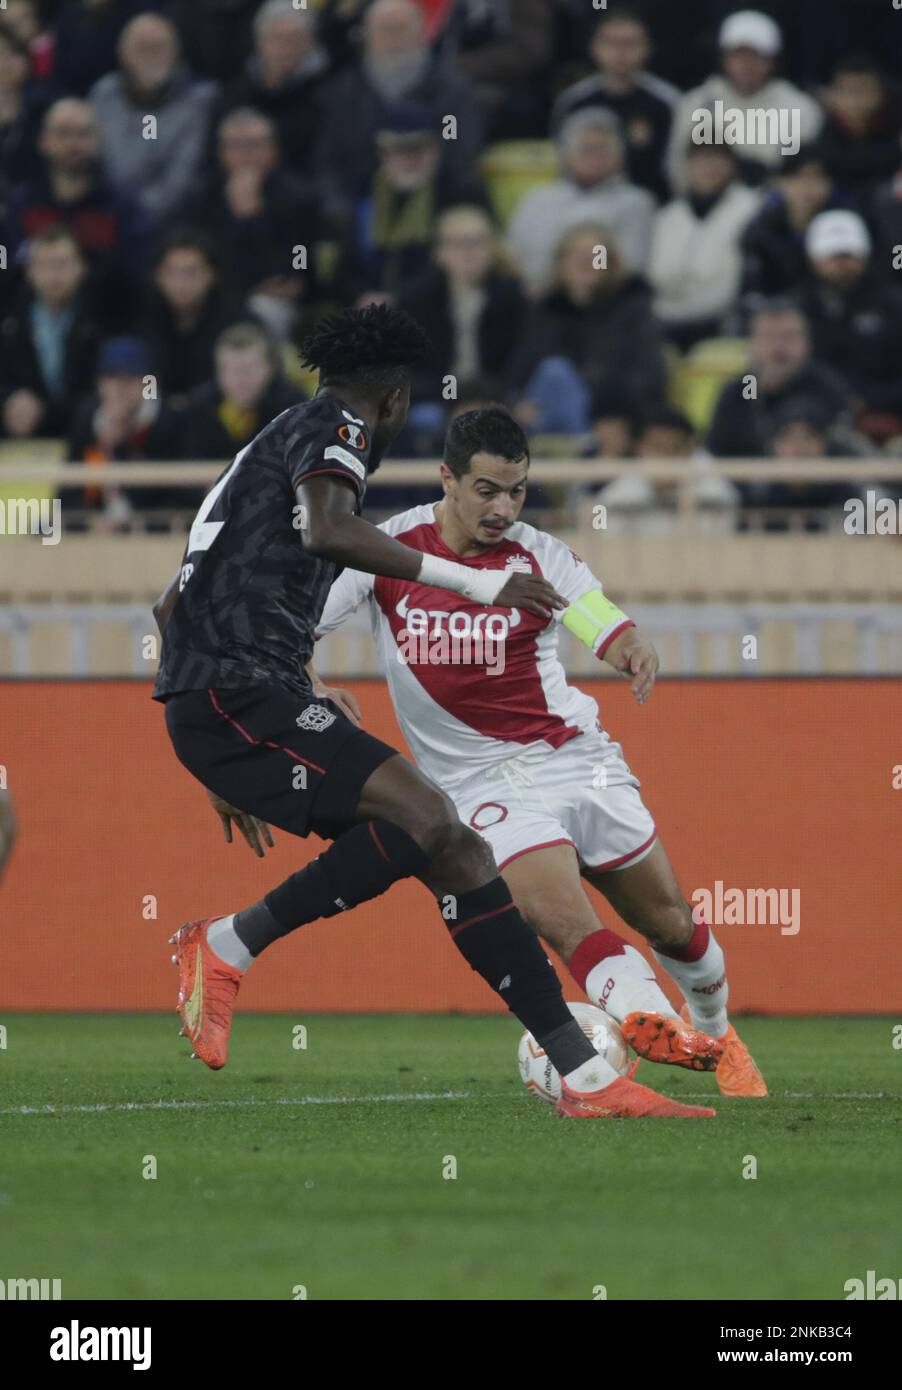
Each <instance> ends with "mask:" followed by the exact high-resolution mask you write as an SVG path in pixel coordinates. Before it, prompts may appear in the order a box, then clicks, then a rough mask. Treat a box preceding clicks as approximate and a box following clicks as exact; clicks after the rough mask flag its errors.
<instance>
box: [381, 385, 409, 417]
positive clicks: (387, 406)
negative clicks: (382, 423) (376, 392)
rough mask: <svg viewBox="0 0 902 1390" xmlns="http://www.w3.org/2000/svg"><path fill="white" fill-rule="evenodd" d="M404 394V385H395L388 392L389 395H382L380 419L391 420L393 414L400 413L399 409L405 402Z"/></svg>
mask: <svg viewBox="0 0 902 1390" xmlns="http://www.w3.org/2000/svg"><path fill="white" fill-rule="evenodd" d="M403 394H404V387H403V386H395V387H394V388H393V389H392V390H391V391H389V392H388V395H386V396H383V397H382V402H381V404H380V406H379V418H380V419H382V420H389V419H391V417H392V416H393V415H397V414H398V411H399V410H400V409H401V407H402V404H403V402H402V397H403Z"/></svg>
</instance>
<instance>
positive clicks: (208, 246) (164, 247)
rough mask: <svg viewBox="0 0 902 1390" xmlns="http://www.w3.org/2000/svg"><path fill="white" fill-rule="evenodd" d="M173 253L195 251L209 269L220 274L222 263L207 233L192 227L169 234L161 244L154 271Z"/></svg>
mask: <svg viewBox="0 0 902 1390" xmlns="http://www.w3.org/2000/svg"><path fill="white" fill-rule="evenodd" d="M173 251H197V253H198V255H201V256H203V258H204V260H205V261H206V262H207V264H208V265H209V267H210V269H211V270H213V271H215V273H216V275H217V276H219V275H220V274H221V272H222V261H221V258H220V255H219V248H218V246H217V243H216V242H215V241H214V239H213V237H211V236H210V235H209V234H208V233H207V232H203V231H201V230H200V229H199V228H194V227H180V228H178V229H177V230H176V231H174V232H171V233H170V234H169V236H167V237H166V239H165V241H163V243H162V244H161V246H160V248H159V250H158V252H157V257H156V260H155V261H154V269H156V270H159V268H160V266H161V265H162V264H163V262H164V261H165V259H166V257H167V256H169V255H171V254H172V252H173Z"/></svg>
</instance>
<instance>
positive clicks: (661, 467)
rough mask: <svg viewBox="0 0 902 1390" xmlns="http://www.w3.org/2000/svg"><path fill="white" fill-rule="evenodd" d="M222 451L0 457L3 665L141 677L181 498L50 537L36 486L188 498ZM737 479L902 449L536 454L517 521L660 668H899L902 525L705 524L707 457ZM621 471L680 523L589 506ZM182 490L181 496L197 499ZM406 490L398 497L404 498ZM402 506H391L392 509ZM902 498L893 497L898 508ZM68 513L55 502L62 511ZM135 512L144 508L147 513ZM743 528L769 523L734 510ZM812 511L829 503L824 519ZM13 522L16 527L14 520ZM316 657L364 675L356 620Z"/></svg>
mask: <svg viewBox="0 0 902 1390" xmlns="http://www.w3.org/2000/svg"><path fill="white" fill-rule="evenodd" d="M223 467H224V464H219V463H194V462H186V463H126V464H65V463H62V464H61V463H53V462H41V461H37V462H35V461H30V460H28V459H23V460H22V461H21V462H18V461H17V462H15V463H12V462H7V463H6V464H5V466H4V467H3V469H2V470H0V522H2V526H0V675H2V674H5V675H14V676H29V675H32V676H40V675H61V676H65V675H89V674H91V675H96V674H102V675H140V674H151V673H152V671H153V669H154V665H155V661H154V656H153V642H152V641H150V642H149V641H148V639H149V638H151V639H152V638H153V636H154V634H155V627H154V624H153V621H152V618H151V615H150V611H149V610H150V604H151V603H152V601H153V599H154V598H155V597H156V596H157V595H158V594H159V593H160V592H161V590H162V589H163V588H164V587H165V585H166V583H168V581H169V579H170V578H171V576H172V574H173V573H174V572H175V569H176V567H177V565H178V562H179V559H180V558H181V553H182V550H183V547H184V540H185V526H186V519H187V517H188V515H189V512H188V510H186V511H185V512H184V513H181V514H173V515H174V519H175V521H176V527H175V529H172V530H169V531H163V532H161V533H155V534H148V533H145V532H144V531H142V530H123V531H121V532H119V531H118V530H116V529H115V528H114V529H113V532H112V533H110V532H108V531H107V532H104V533H93V532H86V533H79V532H75V531H69V530H67V529H64V530H63V534H62V540H61V542H60V543H59V544H56V545H42V544H41V543H40V541H39V540H38V539H37V538H36V537H35V536H33V535H28V534H21V533H22V532H23V531H27V529H28V526H27V519H28V516H29V515H34V514H36V513H35V503H36V501H37V500H38V499H41V498H43V499H53V498H55V497H58V496H59V494H60V493H61V492H62V491H63V490H65V489H67V488H73V487H76V488H77V487H84V486H85V485H90V486H91V487H100V488H106V487H113V488H118V487H122V486H123V485H125V486H140V487H141V488H142V489H144V488H147V489H153V488H158V487H165V488H166V489H167V490H174V489H181V488H183V489H186V499H187V497H188V495H189V494H191V493H193V496H194V497H196V496H197V493H198V492H199V491H203V490H205V489H206V488H208V487H209V486H210V485H211V484H212V482H213V481H214V480H215V479H216V478H217V477H218V476H219V474H220V473H221V471H222V468H223ZM712 469H713V470H714V471H715V472H716V474H717V476H719V477H722V478H727V479H730V480H731V481H733V482H736V483H753V482H759V483H762V482H763V483H767V482H796V483H818V482H825V481H830V482H834V483H836V482H842V483H845V484H846V485H847V487H848V491H849V497H850V498H854V497H860V496H861V495H862V494H863V493H864V491H865V490H866V489H869V488H874V489H877V490H885V491H887V492H888V493H889V494H890V495H893V494H894V493H895V492H896V491H897V489H893V488H891V487H890V485H891V484H892V483H894V482H895V483H898V482H902V459H893V458H886V457H882V458H872V459H864V460H862V459H860V458H854V459H845V460H843V459H831V460H829V461H818V462H811V461H809V460H803V461H799V462H788V461H780V462H775V461H772V460H761V459H731V460H717V461H716V462H714V461H712V462H706V463H698V462H696V461H687V460H679V461H649V460H632V459H624V460H600V459H554V460H548V459H537V460H535V461H534V463H533V464H532V467H531V469H530V479H531V482H532V483H533V484H535V485H538V488H537V491H538V493H539V495H540V496H541V497H542V499H543V501H542V507H541V510H540V514H539V515H538V516H537V515H536V513H535V511H532V510H531V512H530V514H529V519H536V520H537V521H538V522H539V524H542V525H544V526H545V527H546V528H547V529H549V530H552V531H553V532H554V533H555V534H557V535H558V536H559V537H560V538H561V539H562V540H564V541H566V543H567V544H569V545H570V546H572V547H573V549H574V550H576V551H578V552H579V553H580V554H582V555H583V556H584V558H585V559H586V561H587V563H589V565H590V566H591V567H592V568H593V569H594V570H595V572H596V573H598V574H599V576H600V577H601V578H602V580H603V582H604V583H605V585H606V587H607V588H608V589H609V591H610V592H611V593H613V594H614V595H615V596H616V597H617V600H618V602H620V603H621V604H622V605H623V606H624V607H626V608H628V610H629V611H630V612H632V613H633V614H634V615H635V616H636V618H637V619H638V620H640V621H641V622H642V623H643V625H644V626H645V627H646V628H647V629H648V630H649V632H650V634H651V635H652V636H653V638H654V639H655V640H656V642H657V643H658V644H659V646H660V648H661V654H662V659H663V663H664V667H665V669H666V670H668V671H670V672H678V673H681V674H686V675H689V674H696V673H703V674H737V675H740V674H741V675H748V674H816V673H819V672H824V673H868V674H890V673H892V674H895V673H899V672H902V611H900V605H899V600H900V598H902V547H900V545H899V543H898V536H897V535H868V534H865V535H856V534H850V533H848V532H847V530H845V529H844V527H843V512H842V508H837V509H834V511H833V513H832V514H831V515H830V516H829V518H827V529H822V530H820V531H817V532H813V533H809V532H807V531H806V530H805V529H804V527H805V522H806V510H805V509H804V508H799V509H798V511H797V512H795V511H794V512H792V513H790V515H789V525H790V527H792V526H793V525H794V526H795V528H796V529H794V530H791V532H790V533H789V534H787V533H785V532H774V533H771V532H770V531H767V530H760V529H759V530H754V529H743V530H739V531H727V532H726V533H719V534H711V533H709V532H706V531H705V530H704V529H703V528H704V526H705V520H706V518H705V515H704V509H703V508H699V507H698V503H697V497H696V493H695V488H694V483H695V482H696V480H697V479H698V477H699V476H701V475H702V474H703V473H704V472H705V471H708V472H710V471H711V470H712ZM625 472H629V473H630V474H631V475H632V476H643V477H647V478H648V479H650V480H652V481H655V482H657V481H664V482H668V483H674V484H676V488H677V493H678V497H679V503H678V512H677V516H676V517H675V518H674V522H675V524H674V526H673V527H672V528H671V529H670V530H669V531H668V532H667V533H666V534H658V533H650V534H643V533H642V531H641V529H636V528H641V522H633V524H632V525H633V529H631V530H629V531H628V532H620V531H618V530H617V529H615V528H613V527H612V528H611V529H608V527H607V526H606V525H605V520H606V518H605V517H604V516H603V515H599V513H598V501H597V494H598V490H599V489H600V488H601V487H602V486H603V485H604V484H605V483H606V482H609V481H611V480H612V479H614V478H617V477H620V476H622V475H623V474H624V473H625ZM374 481H375V482H377V483H378V488H379V492H380V494H382V493H384V489H386V488H391V487H395V488H397V487H401V488H405V489H410V488H411V487H421V488H423V489H424V492H423V499H424V500H425V498H426V497H427V496H428V495H429V492H428V491H426V490H427V489H429V490H431V489H432V488H433V487H435V488H436V495H437V482H438V460H419V459H418V460H410V461H392V462H391V463H386V464H385V465H383V467H382V468H381V469H380V470H379V473H378V475H377V478H376V479H375V480H374ZM192 505H193V504H192ZM404 505H409V504H408V503H405V504H404ZM391 509H392V510H397V507H395V508H391ZM900 509H902V508H900ZM65 515H67V514H65V513H64V517H65ZM145 515H146V514H145V513H140V514H139V524H141V520H140V519H141V518H143V517H144V516H145ZM742 517H743V526H744V527H746V528H748V527H749V526H754V525H755V523H756V521H757V524H758V525H759V526H762V525H764V524H765V523H766V516H764V515H763V514H761V513H759V514H758V515H757V517H756V514H755V512H754V511H747V510H744V511H743V513H742ZM822 521H823V517H822ZM17 530H18V532H19V534H14V533H15V532H16V531H17ZM748 636H757V637H758V638H759V644H758V645H759V651H760V652H761V656H760V659H758V660H755V661H749V660H745V659H743V657H742V655H741V639H743V638H745V637H748ZM327 643H328V645H327V647H326V649H325V652H324V658H323V664H324V667H325V668H326V669H328V670H330V671H332V672H333V673H334V674H336V675H337V674H342V675H349V674H368V673H372V674H375V672H376V665H375V659H374V655H373V651H372V644H371V641H370V639H369V635H368V627H367V624H366V622H365V621H364V620H363V619H360V620H359V621H358V622H356V623H354V622H352V623H350V624H348V625H347V626H346V627H345V628H344V629H342V630H341V631H340V632H338V633H336V634H334V635H333V636H332V637H330V638H329V639H327ZM565 655H566V660H567V664H568V668H569V669H570V670H572V671H573V672H574V674H576V673H589V672H590V671H591V672H592V673H593V674H598V668H597V664H594V665H593V662H592V658H591V656H590V654H589V653H587V652H585V651H584V650H583V649H582V648H580V647H579V646H578V645H577V644H575V643H570V642H569V639H568V642H567V646H566V650H565Z"/></svg>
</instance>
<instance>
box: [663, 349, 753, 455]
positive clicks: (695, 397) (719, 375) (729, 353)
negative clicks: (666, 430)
mask: <svg viewBox="0 0 902 1390" xmlns="http://www.w3.org/2000/svg"><path fill="white" fill-rule="evenodd" d="M747 365H748V342H747V341H746V339H745V338H706V339H705V340H704V342H701V343H696V345H695V347H694V348H692V349H691V351H690V352H688V353H687V354H686V356H685V357H683V358H682V359H681V360H680V361H679V362H677V363H676V364H675V365H674V367H673V369H672V371H671V374H670V387H669V394H670V400H671V404H672V405H674V406H675V407H676V409H677V410H682V411H683V413H684V414H685V415H688V417H689V419H690V420H691V421H692V423H693V425H694V426H695V428H696V429H697V430H698V432H699V433H700V434H707V432H708V427H709V425H710V424H711V419H712V417H713V415H714V409H715V406H716V405H717V399H718V397H719V395H720V393H721V391H722V389H723V387H724V386H725V385H726V383H727V382H728V381H732V380H733V379H734V377H737V376H739V375H741V373H742V372H744V371H745V369H746V367H747Z"/></svg>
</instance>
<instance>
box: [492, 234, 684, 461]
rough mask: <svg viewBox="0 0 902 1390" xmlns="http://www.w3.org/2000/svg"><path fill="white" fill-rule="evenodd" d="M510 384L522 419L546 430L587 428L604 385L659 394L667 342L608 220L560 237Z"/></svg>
mask: <svg viewBox="0 0 902 1390" xmlns="http://www.w3.org/2000/svg"><path fill="white" fill-rule="evenodd" d="M601 253H605V254H604V256H603V257H602V256H601ZM507 385H508V389H509V392H510V393H511V394H512V395H513V397H514V398H515V399H516V400H517V401H518V405H517V408H516V413H517V416H518V418H519V419H520V421H521V423H522V424H524V425H525V426H526V427H528V428H532V429H535V430H537V431H539V432H541V433H543V434H544V433H564V434H577V433H583V432H584V431H585V430H587V429H588V427H589V423H590V406H591V399H592V392H593V390H597V389H598V388H599V387H601V386H606V387H608V388H610V389H613V390H620V391H622V392H623V394H624V396H625V397H626V398H627V399H629V400H641V401H643V402H644V404H645V405H646V406H651V405H654V404H657V403H659V402H660V401H661V400H662V399H663V396H664V391H665V387H666V367H665V360H664V350H663V344H662V339H661V332H660V329H659V327H658V325H657V323H656V322H655V318H654V315H653V314H652V311H651V296H650V292H649V289H648V286H647V285H646V283H645V281H644V280H643V279H642V278H641V277H640V276H637V275H632V274H630V272H629V271H627V270H626V269H625V268H624V266H623V262H622V260H621V257H620V253H619V251H618V249H617V244H616V242H615V240H614V238H613V237H612V236H611V235H610V233H609V232H608V231H607V229H606V228H604V227H601V226H584V227H574V228H573V229H572V230H571V231H569V232H567V233H565V235H564V236H563V237H562V238H561V241H560V244H559V246H558V249H557V253H556V255H555V272H554V281H553V288H552V289H551V291H550V293H549V294H547V295H545V297H544V298H543V299H540V300H539V302H538V303H537V304H536V305H535V306H534V308H533V309H532V311H531V313H530V315H529V317H528V318H527V320H526V324H525V327H524V330H523V338H522V342H521V344H520V347H519V349H518V350H517V352H516V354H515V355H514V359H513V362H512V363H511V365H510V368H509V370H508V376H507Z"/></svg>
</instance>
